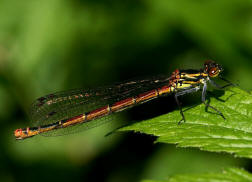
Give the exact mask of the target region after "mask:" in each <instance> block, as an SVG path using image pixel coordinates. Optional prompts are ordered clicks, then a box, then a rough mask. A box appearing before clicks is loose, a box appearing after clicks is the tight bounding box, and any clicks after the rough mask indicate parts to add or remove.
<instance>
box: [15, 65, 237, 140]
mask: <svg viewBox="0 0 252 182" xmlns="http://www.w3.org/2000/svg"><path fill="white" fill-rule="evenodd" d="M222 71H223V69H222V67H221V66H220V65H219V64H217V63H215V62H214V61H206V62H205V64H204V68H203V69H201V70H178V69H177V70H175V71H174V72H173V73H172V74H171V76H170V77H164V78H153V79H149V80H139V81H130V82H125V83H121V84H117V85H114V86H112V87H103V88H98V89H93V90H92V89H90V90H84V89H83V90H82V89H80V90H70V91H65V92H58V93H54V94H49V95H46V96H44V97H41V98H39V99H37V100H36V101H35V102H34V103H33V104H32V107H31V112H30V115H31V122H32V124H33V125H35V127H27V128H23V129H17V130H15V132H14V135H15V137H16V139H25V138H29V137H32V136H35V135H38V134H42V135H46V136H52V135H55V134H57V132H58V131H60V130H63V131H64V132H66V133H68V132H69V130H72V131H73V130H76V129H78V130H79V129H80V130H83V129H87V128H90V127H95V126H99V125H100V124H102V123H103V122H102V118H106V117H105V116H108V115H111V114H113V113H116V112H119V111H122V110H125V109H128V108H131V107H133V106H135V105H138V104H142V103H144V102H147V101H150V100H152V99H155V98H158V97H160V96H165V95H169V94H174V97H175V100H176V103H177V105H178V107H179V110H180V113H181V116H182V119H181V120H180V121H179V123H180V122H181V121H185V116H184V114H183V111H182V108H181V104H180V102H179V100H178V97H179V96H181V95H184V94H189V93H192V92H197V91H199V90H202V97H201V99H202V102H203V103H204V104H205V105H206V106H207V107H210V108H212V109H213V110H215V111H216V112H217V113H218V114H219V115H220V116H221V117H222V118H223V119H225V117H224V115H223V114H222V113H221V112H220V111H219V110H218V109H216V108H214V107H213V106H210V105H209V104H207V103H206V90H207V83H210V84H211V85H213V86H215V87H217V88H225V87H227V86H230V85H233V84H232V83H230V82H229V81H227V80H225V79H224V78H222V77H221V76H220V75H219V74H220V73H221V72H222ZM214 77H219V78H220V79H222V80H224V81H226V82H227V83H228V84H227V85H225V86H219V85H218V84H217V83H215V82H214V81H213V80H212V78H214ZM72 131H71V132H72Z"/></svg>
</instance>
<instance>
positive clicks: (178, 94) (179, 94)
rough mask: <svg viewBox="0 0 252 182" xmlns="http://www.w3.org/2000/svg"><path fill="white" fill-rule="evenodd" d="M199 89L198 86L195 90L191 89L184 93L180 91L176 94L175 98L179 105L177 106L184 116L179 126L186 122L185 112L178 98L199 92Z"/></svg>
mask: <svg viewBox="0 0 252 182" xmlns="http://www.w3.org/2000/svg"><path fill="white" fill-rule="evenodd" d="M199 89H200V87H199V86H197V87H193V88H190V89H187V90H183V91H179V92H177V93H175V95H174V96H175V100H176V103H177V105H178V107H179V111H180V114H181V116H182V119H181V120H180V121H179V122H178V124H181V122H182V121H184V122H185V121H186V120H185V116H184V113H183V110H182V107H181V103H180V102H179V100H178V97H179V96H181V95H185V94H189V93H193V92H197V91H198V90H199Z"/></svg>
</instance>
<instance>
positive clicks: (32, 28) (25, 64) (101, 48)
mask: <svg viewBox="0 0 252 182" xmlns="http://www.w3.org/2000/svg"><path fill="white" fill-rule="evenodd" d="M251 58H252V2H251V1H250V0H222V1H219V0H212V1H205V0H202V1H198V0H178V1H177V0H176V1H175V0H171V1H170V0H169V1H168V0H155V1H151V0H141V1H135V0H124V1H112V0H110V1H102V0H92V1H91V0H86V1H84V0H72V1H64V0H62V1H59V0H53V1H51V0H36V1H33V0H27V1H18V0H0V124H1V127H0V138H1V139H0V181H10V182H11V181H59V180H60V181H70V180H71V181H98V180H99V181H112V182H113V181H115V182H116V181H139V180H141V179H167V177H168V176H169V175H174V174H178V173H200V172H216V171H221V170H222V169H224V168H225V167H228V166H238V167H244V168H246V169H247V170H250V169H251V167H250V161H249V160H245V159H239V158H234V157H233V156H232V155H228V154H223V153H219V154H216V153H209V152H201V151H199V150H197V149H189V148H186V149H183V148H176V147H175V145H164V144H154V141H155V137H151V136H147V135H144V134H135V133H119V134H113V135H111V136H109V137H104V135H105V134H106V133H108V132H109V131H111V130H112V129H114V128H115V125H117V124H118V123H117V122H116V121H114V122H113V123H111V124H109V125H104V126H101V127H99V128H95V129H92V130H89V131H86V132H83V133H79V134H76V135H68V136H63V137H42V136H38V137H34V138H32V139H29V140H25V141H21V142H19V141H15V138H14V136H13V131H14V130H15V129H16V128H20V127H26V126H29V121H28V115H27V112H28V108H29V106H30V104H31V103H32V101H33V100H34V99H36V98H38V97H40V96H43V95H46V94H49V93H53V92H56V91H61V90H67V89H72V88H89V87H97V86H101V85H107V84H109V85H110V84H112V83H114V82H120V81H123V80H127V79H132V78H138V77H150V76H152V75H158V74H167V75H169V74H170V73H171V72H172V71H173V70H174V69H176V68H182V69H186V68H196V69H198V68H201V67H202V65H203V62H204V60H206V59H213V60H216V61H217V62H218V63H220V64H222V65H223V67H224V69H225V72H224V75H225V77H226V78H228V79H229V80H232V81H233V82H234V83H239V84H240V86H241V88H243V89H246V90H251V89H252V84H251V78H252V71H251V68H252V64H251ZM189 97H190V96H189ZM196 98H197V99H200V98H199V97H196ZM167 101H169V103H168V104H167ZM199 101H200V100H199ZM199 101H195V97H193V99H190V98H185V102H186V103H194V102H199ZM165 103H166V104H167V105H169V106H170V108H173V109H174V108H176V105H174V104H175V103H174V101H173V99H170V100H169V98H168V99H167V100H165ZM167 105H166V107H167ZM167 110H169V108H167ZM188 112H189V111H188ZM163 113H166V110H165V109H164V101H163V102H162V101H160V103H158V102H155V103H154V106H152V105H151V104H145V105H142V106H140V107H138V108H135V109H133V110H132V111H129V112H126V116H124V119H125V120H134V121H138V120H143V119H147V118H151V117H153V116H156V115H159V114H163ZM122 120H123V119H122Z"/></svg>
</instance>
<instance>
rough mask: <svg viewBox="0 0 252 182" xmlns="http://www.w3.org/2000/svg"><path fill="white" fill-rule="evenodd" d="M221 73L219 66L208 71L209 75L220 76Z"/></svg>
mask: <svg viewBox="0 0 252 182" xmlns="http://www.w3.org/2000/svg"><path fill="white" fill-rule="evenodd" d="M218 74H219V69H218V68H211V69H210V70H209V71H208V75H209V76H210V77H216V76H218Z"/></svg>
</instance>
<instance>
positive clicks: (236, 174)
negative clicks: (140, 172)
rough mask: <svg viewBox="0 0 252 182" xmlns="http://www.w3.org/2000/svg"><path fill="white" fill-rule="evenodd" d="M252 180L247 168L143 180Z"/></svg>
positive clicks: (199, 181)
mask: <svg viewBox="0 0 252 182" xmlns="http://www.w3.org/2000/svg"><path fill="white" fill-rule="evenodd" d="M181 181H183V182H203V181H204V182H251V181H252V175H251V174H250V173H248V172H247V171H245V170H242V169H237V168H229V169H227V170H224V171H223V172H222V173H206V174H185V175H175V176H174V177H171V178H169V179H168V180H160V181H158V180H143V181H142V182H181Z"/></svg>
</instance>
